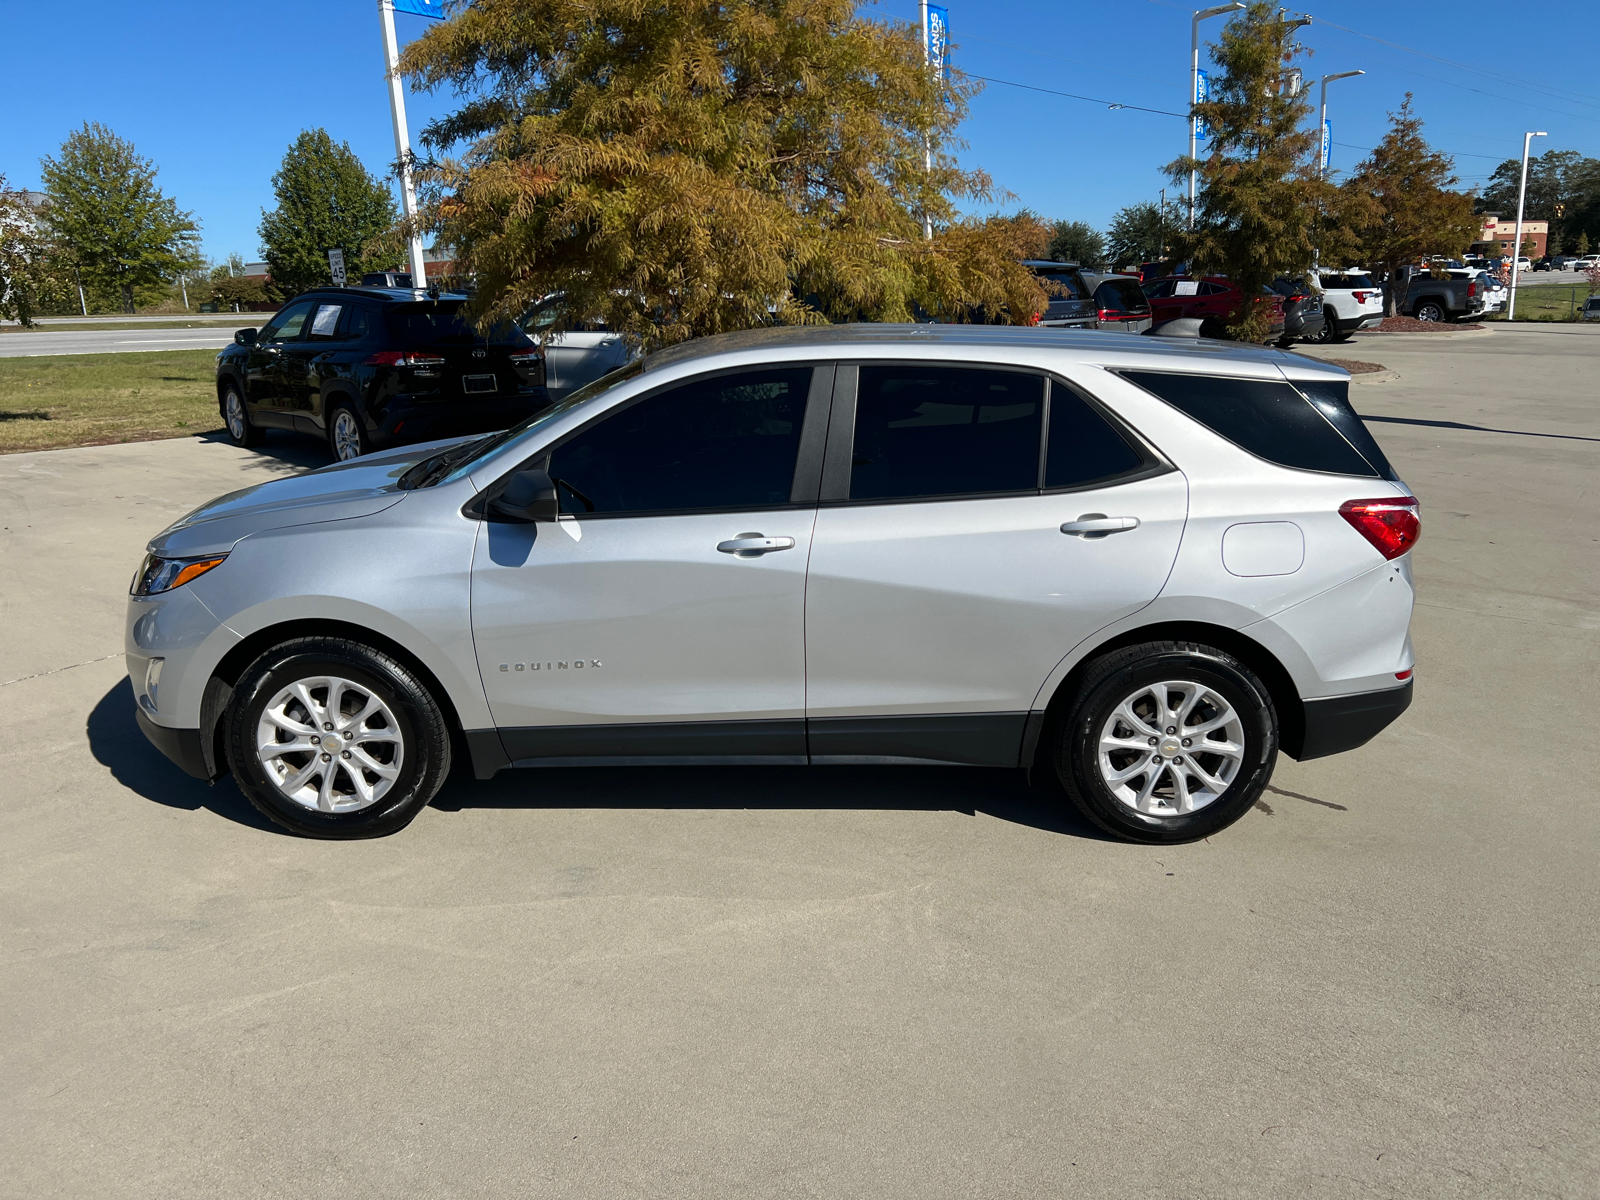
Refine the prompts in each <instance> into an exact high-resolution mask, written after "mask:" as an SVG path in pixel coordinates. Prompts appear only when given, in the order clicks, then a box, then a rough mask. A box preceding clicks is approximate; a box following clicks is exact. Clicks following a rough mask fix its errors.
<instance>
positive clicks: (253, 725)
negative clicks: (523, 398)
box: [127, 325, 1419, 842]
mask: <svg viewBox="0 0 1600 1200" xmlns="http://www.w3.org/2000/svg"><path fill="white" fill-rule="evenodd" d="M1348 383H1349V377H1348V376H1347V375H1346V374H1345V372H1343V371H1342V370H1338V369H1336V368H1333V367H1330V366H1327V365H1325V364H1321V363H1317V362H1314V361H1312V360H1309V359H1306V358H1301V357H1298V356H1296V355H1292V354H1285V353H1282V352H1279V351H1274V350H1266V349H1262V348H1257V347H1240V346H1232V345H1225V344H1222V343H1216V342H1206V341H1194V340H1185V339H1169V338H1161V339H1156V338H1130V337H1126V336H1122V335H1116V334H1101V333H1084V332H1076V331H1075V332H1054V331H1050V330H1039V329H1017V328H995V327H959V326H927V325H922V326H893V325H875V326H840V327H830V328H823V329H782V330H766V331H756V332H750V333H744V334H730V335H726V336H722V337H716V338H708V339H705V340H702V341H698V342H694V343H692V344H689V345H686V346H682V347H678V348H674V349H671V350H666V351H663V352H660V353H657V354H654V355H651V356H650V357H649V358H646V359H644V360H642V361H637V362H634V363H631V364H629V365H628V366H626V367H624V368H622V369H621V370H619V371H616V372H613V373H612V374H610V375H608V376H606V377H605V378H603V379H601V380H598V381H597V382H595V383H594V384H591V385H590V386H588V387H586V388H583V389H580V390H579V391H578V392H576V393H574V394H573V395H572V396H570V397H569V398H567V399H566V400H565V401H563V402H562V403H560V404H558V405H555V406H554V407H552V408H549V409H546V410H545V411H543V412H541V413H539V414H538V415H537V416H535V417H533V418H530V419H529V420H528V421H525V422H524V423H523V424H521V425H519V426H517V427H516V428H514V429H511V430H508V431H506V432H504V433H501V434H495V435H491V436H489V437H484V438H478V439H474V440H460V441H454V442H448V443H433V444H432V445H429V446H421V447H408V448H406V449H404V450H396V451H392V452H389V453H385V454H379V455H373V456H371V457H367V458H360V459H356V460H354V461H352V462H348V463H341V464H338V465H336V466H332V467H328V468H325V469H323V470H319V471H312V472H310V473H308V474H304V475H300V476H297V477H295V478H292V479H285V480H279V481H275V482H272V483H266V484H261V485H259V486H257V487H252V488H247V489H245V490H244V491H239V492H234V493H232V494H231V495H228V496H224V497H221V498H220V499H218V500H216V501H213V502H212V503H210V504H208V505H206V506H205V507H203V508H200V509H198V510H196V511H195V512H193V513H191V514H190V515H189V516H187V517H185V518H184V519H183V520H181V521H179V522H178V523H177V524H175V525H173V526H172V527H171V528H170V529H168V530H166V531H165V532H164V533H162V534H160V535H159V536H157V537H156V538H155V540H154V541H153V542H151V543H150V547H149V555H148V557H147V558H146V559H145V561H144V563H143V565H142V566H141V567H140V569H139V571H138V574H137V575H136V577H135V580H134V586H133V592H132V597H131V599H130V600H129V603H128V622H127V652H128V668H129V673H130V675H131V677H132V681H133V690H134V693H135V696H136V697H137V704H138V719H139V722H140V724H141V725H142V727H143V728H144V730H145V733H146V734H147V735H148V736H149V737H150V739H151V741H153V742H154V743H155V744H156V745H157V746H158V747H159V748H160V749H161V750H163V751H164V752H165V753H166V754H167V755H168V756H170V757H171V758H172V759H173V760H174V761H175V762H177V763H178V764H179V765H180V766H182V767H184V768H185V769H186V770H188V771H189V772H190V773H191V774H194V775H197V776H199V777H201V778H208V779H214V778H217V777H219V776H220V775H222V774H225V773H227V772H228V771H229V770H231V771H232V772H233V774H234V776H235V778H236V779H237V780H238V783H239V786H240V788H241V789H242V790H243V791H244V793H245V794H246V795H247V796H248V797H249V798H250V800H251V801H252V802H253V803H254V804H255V805H256V806H257V807H258V808H260V810H261V811H262V812H263V813H265V814H266V815H267V816H268V817H270V818H271V819H272V820H274V821H276V822H278V823H279V824H280V825H283V826H285V827H287V828H288V829H291V830H293V831H295V832H297V833H302V834H307V835H311V836H317V837H366V836H372V835H376V834H383V833H389V832H392V831H394V830H396V829H399V828H401V827H402V826H404V825H405V824H406V823H407V822H408V821H410V820H411V819H412V818H413V817H414V816H415V815H416V814H417V812H418V811H419V810H421V809H422V808H423V807H424V806H425V805H426V804H427V803H428V802H429V800H430V799H431V798H432V797H433V796H434V794H435V793H436V792H437V790H438V789H439V787H440V785H441V783H442V782H443V781H444V778H445V776H446V774H447V773H448V771H449V770H450V767H451V763H452V760H453V759H456V760H458V761H459V759H460V758H461V757H463V756H464V757H465V758H466V759H467V760H469V761H470V764H471V768H472V770H473V772H474V773H475V774H476V775H477V777H478V778H480V779H483V778H487V777H489V776H491V775H493V774H495V773H496V772H497V771H499V770H501V769H502V768H504V767H510V766H517V767H539V766H572V765H583V764H626V763H635V764H651V765H658V764H668V763H696V764H699V763H782V764H804V763H911V764H927V763H948V764H963V765H969V766H984V767H1012V768H1016V767H1021V768H1025V769H1028V770H1031V771H1035V772H1040V773H1044V774H1045V775H1046V776H1047V777H1053V778H1054V779H1055V780H1058V781H1059V783H1060V785H1061V787H1062V789H1064V791H1065V793H1066V796H1067V797H1070V799H1071V801H1072V802H1073V803H1074V804H1075V805H1077V807H1078V808H1079V809H1080V810H1081V811H1082V812H1083V813H1084V814H1085V815H1086V816H1087V817H1088V818H1089V819H1090V820H1092V821H1094V822H1095V823H1097V824H1098V825H1100V826H1101V827H1102V828H1104V829H1106V830H1108V831H1110V832H1112V833H1115V834H1117V835H1120V836H1123V837H1126V838H1131V839H1136V840H1141V841H1149V842H1173V841H1185V840H1189V839H1193V838H1198V837H1203V836H1205V835H1207V834H1209V833H1212V832H1215V831H1216V830H1218V829H1220V828H1222V827H1223V826H1226V825H1227V824H1229V823H1230V822H1232V821H1234V820H1235V819H1237V818H1238V817H1239V816H1240V815H1241V814H1242V813H1244V812H1245V811H1246V810H1247V809H1248V808H1249V807H1250V805H1251V803H1252V802H1253V801H1254V800H1255V799H1256V797H1257V796H1258V795H1259V794H1260V792H1261V790H1262V788H1263V787H1265V786H1266V784H1267V781H1268V779H1269V778H1270V777H1271V774H1272V769H1273V765H1274V762H1275V760H1276V757H1277V754H1278V752H1279V751H1280V750H1282V751H1284V752H1286V753H1288V754H1290V755H1292V756H1294V757H1296V758H1300V759H1307V758H1315V757H1318V756H1321V755H1326V754H1333V753H1337V752H1339V751H1343V750H1349V749H1351V748H1353V747H1356V746H1359V745H1361V744H1362V743H1364V742H1366V741H1367V740H1368V739H1369V738H1371V737H1372V736H1373V735H1374V734H1376V733H1377V732H1378V731H1379V730H1381V729H1382V728H1383V727H1384V726H1385V725H1387V724H1388V723H1389V722H1390V721H1392V720H1394V718H1395V717H1396V716H1398V715H1399V714H1400V713H1401V712H1402V711H1403V710H1404V709H1405V708H1406V706H1407V704H1408V703H1409V702H1410V699H1411V673H1412V650H1411V642H1410V639H1409V637H1408V635H1407V628H1408V625H1409V622H1410V617H1411V607H1412V582H1411V562H1410V555H1409V554H1408V553H1407V551H1408V550H1409V549H1410V548H1411V546H1412V544H1413V543H1414V542H1415V541H1416V538H1417V535H1418V531H1419V524H1418V509H1417V501H1416V500H1415V499H1413V498H1412V497H1411V496H1410V494H1409V493H1408V490H1407V489H1406V487H1405V485H1404V484H1402V483H1401V482H1400V481H1399V480H1398V479H1397V478H1396V476H1395V473H1394V471H1393V470H1392V469H1391V467H1390V466H1389V464H1388V462H1387V461H1386V460H1385V458H1384V456H1383V453H1382V452H1381V451H1380V450H1379V448H1378V446H1377V445H1376V443H1375V442H1374V441H1373V440H1372V438H1371V436H1370V435H1369V434H1368V433H1367V431H1366V429H1365V428H1364V427H1363V425H1362V423H1361V421H1360V419H1359V418H1358V417H1357V416H1356V414H1355V413H1354V411H1353V410H1352V409H1351V407H1350V404H1349V401H1348V396H1347V392H1348Z"/></svg>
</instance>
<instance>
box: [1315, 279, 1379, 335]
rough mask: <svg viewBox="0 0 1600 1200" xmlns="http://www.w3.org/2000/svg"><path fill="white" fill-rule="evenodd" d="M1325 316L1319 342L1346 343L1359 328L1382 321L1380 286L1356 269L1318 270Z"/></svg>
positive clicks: (1368, 327)
mask: <svg viewBox="0 0 1600 1200" xmlns="http://www.w3.org/2000/svg"><path fill="white" fill-rule="evenodd" d="M1317 283H1318V286H1320V287H1321V288H1322V315H1323V317H1324V318H1325V319H1324V321H1323V324H1322V332H1321V333H1319V334H1317V336H1316V337H1315V339H1314V340H1315V341H1318V342H1348V341H1349V340H1350V338H1351V335H1353V334H1354V333H1355V331H1356V330H1358V329H1370V328H1372V326H1374V325H1376V324H1377V323H1378V322H1379V321H1382V320H1383V289H1382V288H1381V287H1379V286H1378V285H1377V284H1375V283H1373V282H1372V277H1371V276H1369V275H1368V274H1367V273H1366V272H1365V271H1362V270H1360V269H1359V268H1356V267H1352V268H1349V269H1347V270H1343V271H1318V272H1317Z"/></svg>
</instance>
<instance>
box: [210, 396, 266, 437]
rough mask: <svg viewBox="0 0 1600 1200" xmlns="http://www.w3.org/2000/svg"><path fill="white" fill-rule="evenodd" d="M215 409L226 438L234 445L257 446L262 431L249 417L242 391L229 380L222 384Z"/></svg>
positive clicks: (248, 409)
mask: <svg viewBox="0 0 1600 1200" xmlns="http://www.w3.org/2000/svg"><path fill="white" fill-rule="evenodd" d="M217 411H218V412H220V413H221V414H222V427H223V428H224V429H226V430H227V431H228V440H229V441H230V442H232V443H233V444H234V445H235V446H244V447H246V448H247V449H248V448H249V447H251V446H259V445H260V444H261V438H262V437H263V433H262V430H261V427H260V426H259V425H257V424H256V423H255V422H254V421H252V420H251V419H250V408H249V406H248V405H247V404H245V402H244V393H243V392H241V391H240V390H239V385H238V384H236V383H234V382H232V381H231V380H230V381H229V382H228V383H226V384H224V385H223V388H222V396H221V398H220V399H219V400H218V401H217Z"/></svg>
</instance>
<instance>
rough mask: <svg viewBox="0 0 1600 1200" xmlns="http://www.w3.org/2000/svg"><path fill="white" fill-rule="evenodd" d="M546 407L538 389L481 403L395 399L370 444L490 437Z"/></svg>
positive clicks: (544, 391)
mask: <svg viewBox="0 0 1600 1200" xmlns="http://www.w3.org/2000/svg"><path fill="white" fill-rule="evenodd" d="M549 404H550V392H549V389H547V388H542V387H541V388H534V389H532V390H530V391H526V392H518V393H517V394H515V395H512V396H494V397H485V398H484V399H482V400H446V401H442V402H441V401H437V400H435V401H409V400H407V399H406V398H405V397H396V398H395V400H393V401H391V402H390V403H389V404H387V405H385V406H384V410H383V416H382V419H381V420H379V422H378V425H377V428H376V429H374V430H373V431H372V440H373V441H374V442H376V443H377V444H379V445H385V446H386V445H396V444H400V443H405V442H431V441H434V440H435V439H437V438H447V437H460V436H462V435H463V434H469V433H491V432H493V431H495V430H498V429H508V428H510V427H511V426H512V425H515V424H516V423H517V422H518V421H521V420H523V419H525V418H527V417H531V416H532V415H533V414H534V413H536V412H538V411H539V410H540V409H541V408H546V407H548V406H549Z"/></svg>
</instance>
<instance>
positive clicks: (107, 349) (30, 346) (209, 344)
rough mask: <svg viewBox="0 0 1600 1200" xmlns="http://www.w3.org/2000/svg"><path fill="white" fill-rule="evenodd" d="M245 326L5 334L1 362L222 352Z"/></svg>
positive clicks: (1, 341)
mask: <svg viewBox="0 0 1600 1200" xmlns="http://www.w3.org/2000/svg"><path fill="white" fill-rule="evenodd" d="M234 315H235V316H237V315H238V314H237V313H236V314H234ZM248 324H249V322H246V323H245V324H244V325H229V326H227V327H226V328H219V329H68V330H60V331H57V330H51V329H38V330H32V331H29V332H16V333H8V334H5V335H4V336H0V358H38V357H42V356H46V355H52V354H128V353H137V352H139V351H141V350H221V349H222V348H223V347H224V346H226V345H227V344H228V343H230V342H231V341H233V331H234V330H235V329H244V328H246V326H247V325H248ZM258 324H259V322H258Z"/></svg>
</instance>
